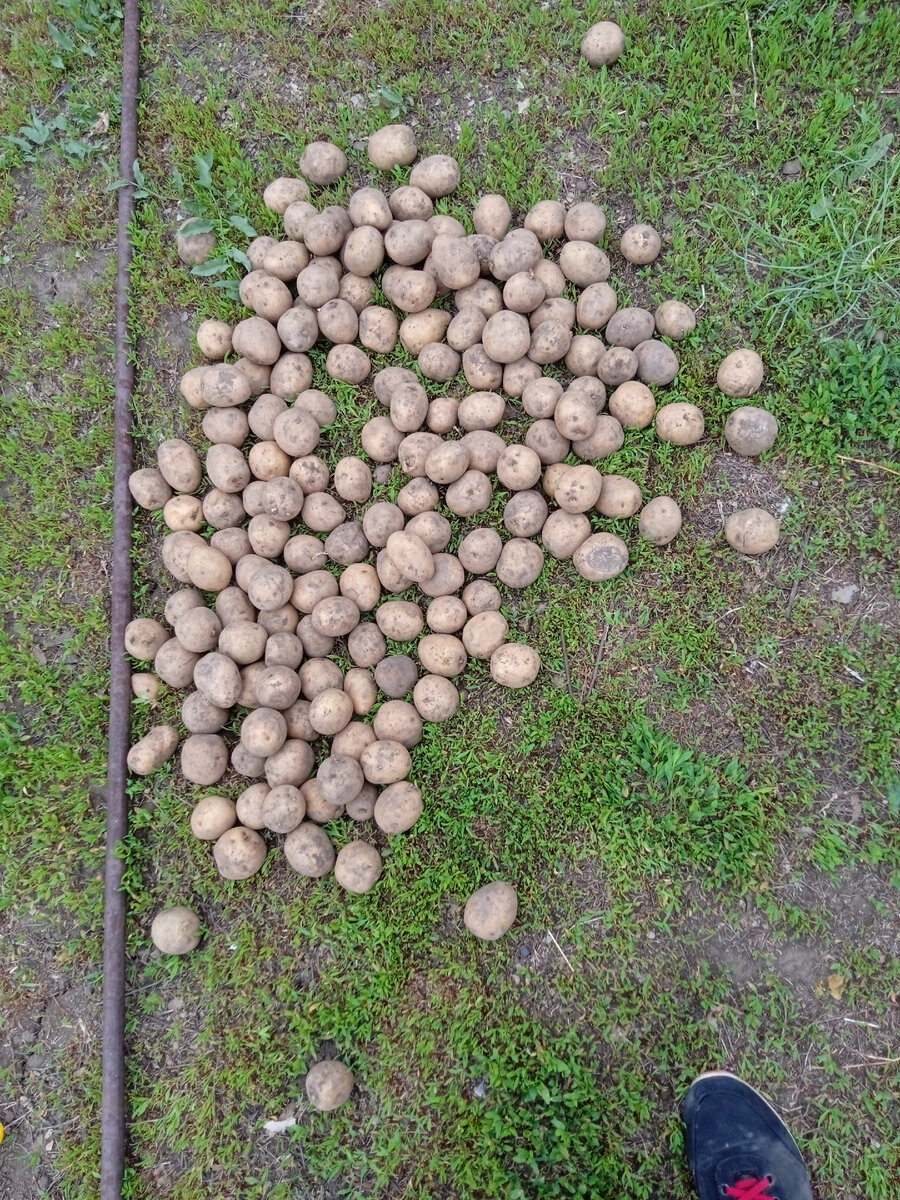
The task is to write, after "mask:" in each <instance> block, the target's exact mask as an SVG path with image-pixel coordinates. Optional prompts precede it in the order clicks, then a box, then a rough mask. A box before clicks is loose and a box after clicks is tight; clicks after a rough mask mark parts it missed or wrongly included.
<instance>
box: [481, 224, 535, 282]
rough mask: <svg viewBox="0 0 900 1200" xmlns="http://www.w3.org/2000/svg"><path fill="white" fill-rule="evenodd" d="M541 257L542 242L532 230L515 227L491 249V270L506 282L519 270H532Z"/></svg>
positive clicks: (496, 276) (501, 280)
mask: <svg viewBox="0 0 900 1200" xmlns="http://www.w3.org/2000/svg"><path fill="white" fill-rule="evenodd" d="M541 258H542V253H541V243H540V242H539V241H538V239H537V238H536V237H535V235H534V234H533V233H532V232H531V230H530V229H513V230H512V231H511V232H510V233H508V234H507V235H506V236H505V237H504V239H503V241H501V242H498V243H497V245H496V246H495V247H494V249H493V250H492V251H491V257H490V260H489V265H490V271H491V274H492V275H493V276H494V278H495V279H499V280H500V282H501V283H505V282H506V280H507V279H512V277H513V275H515V274H517V273H518V272H519V271H532V270H533V269H534V268H535V267H536V266H537V264H538V263H539V262H540V261H541Z"/></svg>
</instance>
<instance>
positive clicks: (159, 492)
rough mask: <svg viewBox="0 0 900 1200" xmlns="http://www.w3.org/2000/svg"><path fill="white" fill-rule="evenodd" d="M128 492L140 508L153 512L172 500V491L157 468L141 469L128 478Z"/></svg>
mask: <svg viewBox="0 0 900 1200" xmlns="http://www.w3.org/2000/svg"><path fill="white" fill-rule="evenodd" d="M128 490H129V491H130V492H131V495H132V498H133V499H134V501H135V503H136V504H139V505H140V506H141V508H146V509H148V510H150V511H151V512H152V511H155V510H156V509H160V508H163V507H165V505H166V503H167V502H168V501H169V500H170V499H171V498H172V489H171V487H170V486H169V484H168V483H166V481H165V479H164V477H163V473H162V471H160V469H159V468H158V467H143V468H141V470H139V471H133V472H132V473H131V475H130V476H129V477H128Z"/></svg>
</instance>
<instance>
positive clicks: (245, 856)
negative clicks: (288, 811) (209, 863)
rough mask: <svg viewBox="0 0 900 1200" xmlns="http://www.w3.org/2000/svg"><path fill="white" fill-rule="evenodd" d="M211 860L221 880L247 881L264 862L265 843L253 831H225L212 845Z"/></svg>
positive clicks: (237, 827)
mask: <svg viewBox="0 0 900 1200" xmlns="http://www.w3.org/2000/svg"><path fill="white" fill-rule="evenodd" d="M213 859H214V861H215V864H216V867H217V869H218V872H219V874H220V875H221V876H222V878H223V879H249V878H250V876H251V875H255V874H256V872H257V871H258V870H259V869H260V867H262V865H263V863H264V862H265V860H266V843H265V842H264V841H263V839H262V837H261V836H260V835H259V834H258V833H257V832H256V831H255V830H253V829H247V828H245V827H244V826H243V825H236V826H234V828H232V829H226V830H225V832H224V833H223V834H222V836H221V837H220V838H219V840H218V841H217V842H216V843H215V844H214V845H213Z"/></svg>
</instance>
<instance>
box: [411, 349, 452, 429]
mask: <svg viewBox="0 0 900 1200" xmlns="http://www.w3.org/2000/svg"><path fill="white" fill-rule="evenodd" d="M418 363H419V370H420V371H421V372H422V374H423V375H424V376H425V378H426V379H431V380H433V381H434V382H435V383H447V382H449V380H451V379H453V377H454V376H455V375H457V374H458V373H459V368H460V366H461V364H462V358H461V356H460V355H459V354H457V352H456V351H455V350H451V348H450V347H449V346H445V345H443V344H442V343H440V342H429V344H428V345H427V346H424V347H423V348H422V351H421V353H420V354H419V358H418ZM430 411H431V406H429V413H430Z"/></svg>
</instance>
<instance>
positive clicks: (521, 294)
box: [476, 271, 547, 340]
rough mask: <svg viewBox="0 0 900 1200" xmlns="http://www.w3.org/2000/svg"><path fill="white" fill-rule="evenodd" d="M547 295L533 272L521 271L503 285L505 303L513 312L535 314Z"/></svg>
mask: <svg viewBox="0 0 900 1200" xmlns="http://www.w3.org/2000/svg"><path fill="white" fill-rule="evenodd" d="M546 294H547V293H546V289H545V287H544V285H543V284H542V283H541V281H540V280H539V279H536V278H535V276H534V273H533V272H532V271H519V272H517V273H516V274H515V275H513V276H512V277H511V278H510V279H507V281H506V283H505V284H504V285H503V303H504V304H505V305H506V307H507V308H508V309H511V310H512V312H517V313H531V312H534V310H535V309H536V308H538V307H539V305H541V304H542V303H543V302H544V298H545V297H546ZM476 340H477V339H476Z"/></svg>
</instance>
